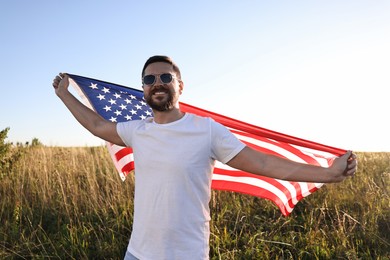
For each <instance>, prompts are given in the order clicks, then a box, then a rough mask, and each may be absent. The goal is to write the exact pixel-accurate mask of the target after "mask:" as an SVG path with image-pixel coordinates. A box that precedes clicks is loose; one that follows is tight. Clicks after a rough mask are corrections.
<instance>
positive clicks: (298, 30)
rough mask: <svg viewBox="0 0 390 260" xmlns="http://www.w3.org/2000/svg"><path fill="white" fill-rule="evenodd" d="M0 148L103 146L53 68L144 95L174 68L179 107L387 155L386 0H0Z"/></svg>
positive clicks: (389, 62)
mask: <svg viewBox="0 0 390 260" xmlns="http://www.w3.org/2000/svg"><path fill="white" fill-rule="evenodd" d="M0 35H1V36H0V37H1V40H0V47H1V48H0V57H1V63H0V73H1V77H0V90H1V91H0V111H1V112H0V130H3V129H5V128H6V127H9V128H10V130H9V133H8V138H7V139H6V141H8V142H14V143H16V142H22V143H25V142H31V140H32V139H33V138H38V140H39V141H41V142H42V143H43V144H45V145H49V146H95V145H103V144H104V142H103V141H102V140H100V139H99V138H97V137H95V136H93V135H92V134H90V133H89V132H88V131H87V130H85V129H84V128H83V127H82V126H80V125H79V124H78V122H77V121H76V120H75V119H74V118H73V116H72V115H71V114H70V112H69V111H68V110H67V109H66V107H65V106H64V105H63V103H62V102H61V101H60V99H59V98H58V97H57V96H56V95H55V93H54V91H53V87H52V80H53V78H54V77H55V75H56V74H58V73H59V72H68V73H72V74H78V75H82V76H86V77H91V78H96V79H100V80H104V81H108V82H113V83H117V84H121V85H125V86H129V87H133V88H137V89H141V76H140V75H141V70H142V67H143V64H144V63H145V61H146V60H147V59H148V58H149V57H150V56H153V55H156V54H162V55H167V56H170V57H172V58H173V60H174V61H175V62H176V63H177V64H178V65H179V67H180V69H181V73H182V79H183V81H184V84H185V86H184V92H183V94H182V96H181V101H182V102H185V103H188V104H191V105H194V106H197V107H200V108H203V109H206V110H210V111H213V112H216V113H219V114H223V115H225V116H229V117H233V118H235V119H238V120H241V121H244V122H247V123H250V124H254V125H257V126H260V127H263V128H267V129H270V130H273V131H277V132H281V133H284V134H288V135H292V136H296V137H300V138H303V139H307V140H311V141H315V142H318V143H322V144H326V145H329V146H333V147H338V148H343V149H349V150H354V151H372V152H376V151H378V152H379V151H387V152H390V138H389V136H388V135H389V133H390V122H389V112H390V98H389V94H388V89H389V87H390V47H389V46H390V1H388V0H375V1H371V0H366V1H362V0H329V1H307V0H306V1H287V0H286V1H283V0H282V1H268V0H259V1H249V0H240V1H231V0H226V1H205V0H198V1H169V0H167V1H153V0H150V1H139V0H136V1H131V0H129V1H121V0H117V1H102V0H95V1H92V0H84V1H71V0H69V1H55V0H54V1H53V0H50V1H49V0H47V1H43V0H42V1H40V0H36V1H27V0H25V1H21V0H13V1H0Z"/></svg>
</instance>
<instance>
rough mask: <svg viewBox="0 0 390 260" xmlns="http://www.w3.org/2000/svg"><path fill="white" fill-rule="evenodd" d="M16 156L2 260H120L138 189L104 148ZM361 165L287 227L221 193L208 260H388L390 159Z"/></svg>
mask: <svg viewBox="0 0 390 260" xmlns="http://www.w3.org/2000/svg"><path fill="white" fill-rule="evenodd" d="M15 149H16V148H15ZM17 149H20V150H23V151H19V152H20V154H21V155H20V156H18V160H17V162H16V161H15V162H13V163H12V167H3V170H2V172H1V173H0V221H1V222H0V223H1V226H0V259H4V258H5V259H31V258H33V259H42V258H51V259H96V258H98V259H102V258H106V259H122V258H123V256H124V253H125V251H126V247H127V243H128V240H129V237H130V234H131V224H132V213H133V212H132V211H133V200H132V197H133V191H134V189H133V188H134V187H133V179H132V178H128V180H126V182H122V181H121V180H120V178H119V176H118V174H117V173H116V170H115V168H114V166H113V163H112V162H111V158H110V157H109V154H108V152H107V150H106V149H105V147H82V148H76V147H74V148H63V147H44V146H34V147H18V148H17ZM358 157H359V169H358V172H357V175H356V176H355V177H354V178H351V179H348V180H346V181H344V182H343V183H339V184H331V185H326V186H324V187H323V188H321V189H320V190H319V191H317V192H316V193H314V194H312V195H310V196H309V197H307V198H305V199H303V200H302V201H301V202H300V203H298V205H297V206H296V208H295V209H294V211H293V212H292V213H291V215H290V216H289V217H283V216H282V215H281V213H280V212H279V210H278V209H277V208H276V206H274V205H273V204H272V203H271V202H269V201H267V200H264V199H260V198H255V197H251V196H247V195H241V194H234V193H230V192H223V191H214V192H213V193H212V200H211V203H210V206H211V211H212V222H211V232H212V234H211V239H210V244H211V249H210V258H211V259H390V253H389V252H390V199H389V194H390V192H389V191H390V190H389V189H390V188H389V187H390V153H358ZM0 169H1V168H0Z"/></svg>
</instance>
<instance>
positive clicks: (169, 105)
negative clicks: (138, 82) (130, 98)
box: [145, 86, 174, 112]
mask: <svg viewBox="0 0 390 260" xmlns="http://www.w3.org/2000/svg"><path fill="white" fill-rule="evenodd" d="M161 91H163V92H165V93H166V94H167V95H168V98H167V99H166V100H159V98H158V97H157V99H158V100H157V101H156V100H154V99H153V95H154V94H155V93H156V92H161ZM145 100H146V103H148V105H149V106H150V107H151V108H152V109H153V110H156V111H160V112H165V111H170V110H172V109H173V107H174V100H173V93H172V92H171V91H170V90H169V89H168V88H165V87H163V86H157V87H154V88H153V89H152V90H151V91H150V93H149V95H148V96H146V97H145Z"/></svg>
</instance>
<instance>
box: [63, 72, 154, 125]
mask: <svg viewBox="0 0 390 260" xmlns="http://www.w3.org/2000/svg"><path fill="white" fill-rule="evenodd" d="M69 77H70V79H71V81H72V80H73V81H74V82H73V83H76V84H72V85H73V86H74V87H75V88H76V90H77V91H78V92H79V95H80V96H81V97H82V99H83V101H84V102H85V103H87V105H88V107H89V108H91V109H93V110H95V111H96V112H97V113H98V114H100V115H101V116H102V117H103V118H104V119H106V120H109V121H111V122H125V121H130V120H139V119H141V120H144V119H146V118H147V117H150V116H152V109H151V108H150V107H149V106H148V105H147V104H146V102H145V99H144V95H143V92H142V91H140V90H137V89H132V88H127V87H124V86H120V85H116V84H113V83H108V82H104V81H99V80H96V79H91V78H86V77H80V76H77V75H72V74H69ZM71 83H72V82H71Z"/></svg>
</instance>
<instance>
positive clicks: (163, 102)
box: [143, 62, 183, 112]
mask: <svg viewBox="0 0 390 260" xmlns="http://www.w3.org/2000/svg"><path fill="white" fill-rule="evenodd" d="M164 73H169V74H172V75H173V78H172V81H171V82H169V83H164V82H162V81H161V78H160V75H162V74H164ZM147 75H154V76H155V82H154V83H153V84H149V85H148V84H143V89H144V97H145V100H146V102H147V103H148V105H149V106H150V107H151V108H152V109H153V110H157V111H160V112H164V111H170V110H172V109H173V108H174V107H176V106H177V105H178V102H179V96H180V94H181V93H182V90H183V84H182V82H181V81H179V80H178V79H176V73H175V72H174V71H173V68H172V65H171V64H169V63H165V62H156V63H152V64H150V65H149V66H148V67H146V69H145V73H144V76H147Z"/></svg>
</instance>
